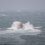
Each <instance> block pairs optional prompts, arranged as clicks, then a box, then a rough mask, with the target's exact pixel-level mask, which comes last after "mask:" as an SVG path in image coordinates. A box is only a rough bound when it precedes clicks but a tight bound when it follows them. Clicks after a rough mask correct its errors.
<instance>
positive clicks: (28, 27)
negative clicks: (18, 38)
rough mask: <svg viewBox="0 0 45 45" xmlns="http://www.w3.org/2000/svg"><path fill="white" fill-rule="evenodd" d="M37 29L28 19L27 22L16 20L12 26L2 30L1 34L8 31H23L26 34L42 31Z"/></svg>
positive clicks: (35, 33)
mask: <svg viewBox="0 0 45 45" xmlns="http://www.w3.org/2000/svg"><path fill="white" fill-rule="evenodd" d="M38 28H39V27H37V29H36V28H35V27H34V26H33V25H32V24H31V23H30V22H29V21H28V22H27V23H22V22H20V21H14V22H13V23H12V25H11V27H9V28H7V30H6V31H1V33H0V34H6V33H21V34H24V35H37V34H40V33H41V30H39V29H38Z"/></svg>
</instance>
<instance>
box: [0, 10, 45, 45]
mask: <svg viewBox="0 0 45 45" xmlns="http://www.w3.org/2000/svg"><path fill="white" fill-rule="evenodd" d="M14 21H21V22H24V23H25V22H27V21H30V23H31V24H33V25H34V26H42V28H40V30H41V31H42V33H41V34H39V35H21V34H15V33H12V34H0V45H45V12H39V11H37V12H33V13H32V12H0V28H2V29H0V30H6V28H8V27H10V26H11V24H12V22H14Z"/></svg>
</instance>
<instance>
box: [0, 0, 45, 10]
mask: <svg viewBox="0 0 45 45" xmlns="http://www.w3.org/2000/svg"><path fill="white" fill-rule="evenodd" d="M17 9H25V10H26V9H30V10H44V9H45V0H0V10H17Z"/></svg>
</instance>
